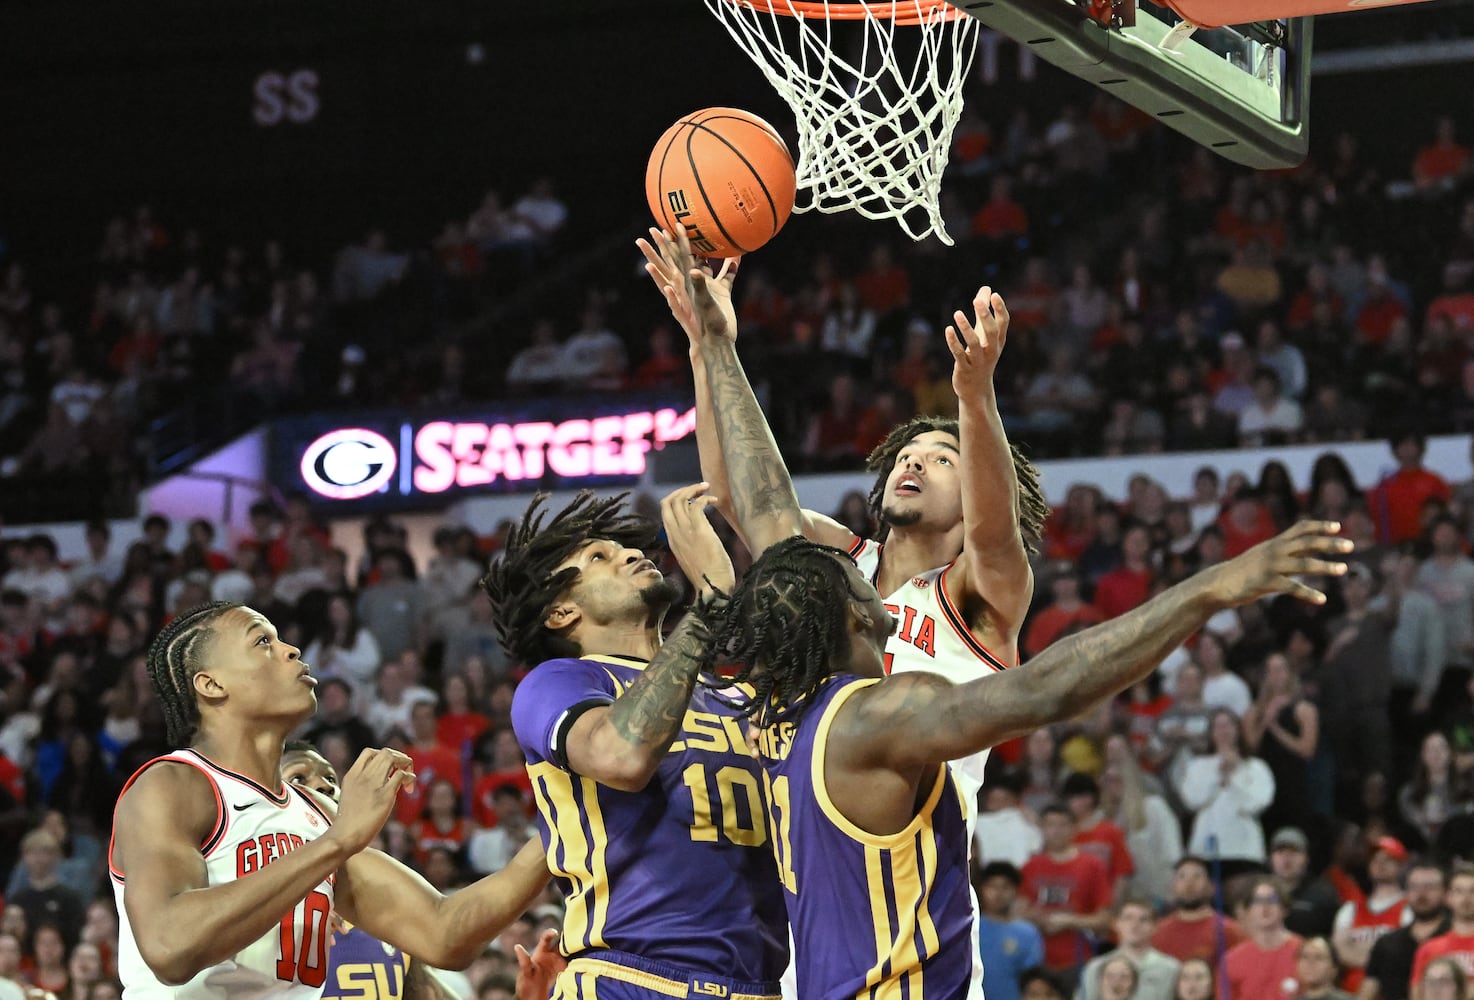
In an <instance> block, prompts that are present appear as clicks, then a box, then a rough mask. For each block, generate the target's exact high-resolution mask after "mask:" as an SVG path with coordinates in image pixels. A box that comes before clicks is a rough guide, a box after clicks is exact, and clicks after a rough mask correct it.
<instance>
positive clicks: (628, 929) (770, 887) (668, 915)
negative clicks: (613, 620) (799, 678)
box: [512, 656, 788, 982]
mask: <svg viewBox="0 0 1474 1000" xmlns="http://www.w3.org/2000/svg"><path fill="white" fill-rule="evenodd" d="M644 667H645V662H644V661H643V660H637V659H633V658H629V657H620V656H586V657H583V658H581V659H559V660H548V661H546V662H544V663H542V664H540V665H538V666H537V667H536V668H535V669H533V670H532V672H531V673H529V674H528V675H527V677H526V678H525V679H524V680H523V681H522V683H521V684H519V685H518V687H517V694H516V697H515V698H514V699H513V702H512V725H513V728H514V729H515V730H516V733H517V739H518V741H519V742H520V743H521V744H522V751H523V753H524V754H526V756H527V773H528V776H529V777H530V778H531V779H532V792H533V796H534V798H535V799H536V801H537V812H538V829H539V832H540V833H541V835H542V841H543V846H544V847H545V848H547V852H548V868H549V869H550V870H551V871H552V873H553V875H554V876H555V877H556V878H557V879H558V881H559V883H560V887H561V888H562V890H563V893H564V895H565V896H566V897H567V901H568V910H567V914H566V916H565V918H564V923H563V936H562V941H561V948H562V950H563V953H564V954H565V955H567V956H569V957H570V958H572V957H576V956H578V955H580V954H588V953H590V952H595V951H597V950H599V949H609V950H613V951H618V952H625V953H628V954H631V955H637V956H639V957H640V958H644V959H649V960H652V961H657V962H663V963H665V964H667V965H671V966H676V967H679V968H682V969H686V970H690V971H693V972H705V973H710V974H711V975H713V976H719V977H726V978H730V979H739V980H750V981H754V982H766V981H771V980H776V979H777V978H778V976H779V975H780V974H781V973H782V971H783V969H784V966H786V965H787V963H788V934H787V929H786V920H787V918H786V915H785V912H784V905H783V887H782V886H781V885H780V884H779V882H778V873H777V871H776V869H775V866H774V860H773V851H772V848H770V847H769V846H768V823H767V814H766V809H765V806H764V802H763V797H762V771H761V769H760V768H759V767H758V765H757V763H756V762H755V761H754V760H753V759H752V758H751V757H750V756H749V755H748V753H747V747H746V743H745V741H744V739H743V725H744V723H742V722H741V721H740V720H739V719H738V718H737V717H736V715H735V714H734V713H733V712H732V711H731V710H730V709H729V708H727V707H726V706H724V705H722V704H721V703H720V702H719V701H718V700H717V698H716V697H715V696H714V695H713V693H712V692H711V691H709V690H707V689H705V688H702V687H699V686H698V687H697V689H696V692H695V694H694V696H693V697H692V698H691V703H690V706H689V707H688V709H687V711H686V715H685V720H684V722H683V724H682V731H681V732H680V733H679V734H678V736H677V738H676V741H675V742H674V743H673V744H671V748H670V751H669V752H668V753H667V754H666V756H665V760H664V761H662V762H661V764H660V768H659V770H658V771H657V772H656V774H655V777H654V778H653V779H652V780H651V781H650V784H649V785H647V786H646V787H645V788H644V789H642V790H641V791H638V792H621V791H618V790H617V789H614V788H610V787H608V786H607V785H601V784H599V783H597V782H595V781H594V780H593V779H591V778H585V777H583V776H581V775H578V774H574V773H573V772H572V771H570V770H569V769H568V761H567V758H566V756H565V753H566V751H565V747H564V740H565V739H566V738H567V735H568V730H569V728H571V726H572V724H573V722H574V721H575V720H576V719H577V718H578V717H579V715H580V714H581V713H582V712H583V711H586V710H588V709H589V708H592V707H596V706H600V705H607V704H610V703H611V702H613V701H614V699H615V698H617V697H618V696H619V695H620V694H621V693H623V691H624V690H625V689H626V688H627V687H629V686H630V684H632V683H633V682H634V681H635V679H636V678H638V677H639V676H640V671H641V670H643V669H644Z"/></svg>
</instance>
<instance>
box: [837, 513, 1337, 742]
mask: <svg viewBox="0 0 1474 1000" xmlns="http://www.w3.org/2000/svg"><path fill="white" fill-rule="evenodd" d="M1339 530H1340V525H1338V524H1335V523H1330V522H1320V521H1306V522H1301V523H1300V524H1297V525H1295V526H1294V527H1292V528H1290V529H1289V530H1288V531H1286V532H1284V533H1283V534H1281V535H1278V536H1276V537H1275V538H1272V539H1270V540H1269V541H1266V542H1263V543H1261V544H1259V545H1256V546H1255V547H1254V548H1252V549H1250V550H1249V551H1248V552H1245V553H1244V554H1243V555H1241V556H1238V557H1237V558H1235V559H1233V560H1231V561H1229V562H1226V563H1220V564H1219V565H1217V566H1214V567H1212V568H1210V569H1206V570H1204V571H1202V572H1201V573H1198V574H1197V575H1196V576H1193V577H1190V578H1189V579H1187V580H1185V581H1184V582H1182V583H1179V584H1178V585H1177V586H1175V587H1172V588H1171V589H1170V590H1167V591H1164V592H1163V593H1161V594H1159V595H1158V596H1156V597H1154V598H1152V599H1151V600H1150V601H1147V602H1146V603H1145V604H1143V605H1141V606H1139V607H1137V608H1136V609H1134V610H1132V611H1130V612H1128V613H1126V614H1124V615H1122V616H1120V617H1119V618H1114V619H1112V620H1110V621H1108V622H1105V623H1104V624H1101V625H1096V626H1094V627H1093V628H1089V629H1086V630H1085V631H1084V632H1079V633H1076V634H1075V635H1073V636H1070V637H1069V638H1067V639H1065V640H1063V641H1060V642H1056V643H1054V644H1053V645H1052V646H1050V647H1049V648H1047V649H1046V650H1044V652H1042V653H1040V654H1039V655H1038V656H1036V657H1035V658H1034V659H1032V660H1030V661H1029V662H1028V663H1026V664H1024V665H1023V666H1020V667H1015V668H1013V669H1012V670H1006V671H1003V672H1001V673H998V674H992V675H989V676H987V677H983V678H980V679H978V680H975V681H971V682H969V683H967V684H963V685H956V686H954V685H952V684H949V683H948V682H947V681H945V680H943V679H942V678H940V677H937V676H935V675H932V674H926V673H908V674H899V675H893V676H891V677H889V678H887V679H886V680H885V681H883V682H882V683H880V684H877V685H875V686H874V687H872V688H869V689H867V690H865V691H862V692H860V693H859V694H858V695H856V696H855V699H856V701H857V702H859V704H858V705H857V708H856V711H855V713H853V717H854V718H855V720H856V723H855V726H854V727H853V729H852V730H850V736H849V738H848V739H846V740H845V742H852V743H853V746H852V748H851V749H850V751H849V753H848V754H847V755H852V756H851V759H852V760H855V761H856V762H857V763H860V762H863V761H866V760H868V761H869V762H870V763H871V764H873V766H877V767H885V768H887V769H891V770H898V771H902V770H910V769H913V768H916V767H920V766H922V765H925V764H929V763H933V762H937V761H945V760H955V759H956V758H958V757H965V756H967V755H969V754H973V753H977V752H978V751H980V750H983V749H985V748H987V747H990V746H994V745H995V744H998V743H1001V742H1003V741H1004V740H1008V739H1012V738H1014V737H1016V736H1022V735H1024V734H1025V733H1028V732H1030V731H1032V730H1034V729H1038V728H1039V727H1040V726H1044V725H1048V724H1050V723H1054V722H1059V721H1062V720H1065V719H1071V718H1074V717H1075V716H1077V715H1079V714H1080V713H1082V712H1084V711H1085V710H1087V709H1089V708H1091V707H1092V706H1094V705H1096V704H1097V703H1099V702H1100V701H1102V700H1104V699H1105V698H1108V697H1110V696H1112V695H1114V694H1116V693H1118V692H1120V691H1123V690H1125V689H1126V688H1128V687H1130V686H1131V685H1132V684H1134V683H1136V682H1137V681H1139V680H1141V679H1142V678H1144V677H1146V676H1147V675H1148V674H1149V673H1151V672H1152V671H1153V670H1154V669H1156V667H1157V665H1158V664H1159V663H1160V662H1161V660H1162V659H1163V657H1165V656H1166V655H1167V654H1168V653H1169V652H1171V651H1172V650H1173V649H1175V648H1176V647H1177V646H1179V645H1181V643H1182V642H1183V640H1185V639H1186V638H1187V637H1188V636H1190V635H1191V634H1192V633H1193V632H1195V631H1197V630H1198V629H1199V628H1201V627H1202V625H1203V624H1204V623H1205V622H1206V621H1207V620H1208V619H1209V618H1210V617H1212V616H1213V615H1214V614H1216V613H1217V612H1218V611H1221V610H1223V609H1224V608H1230V607H1237V606H1238V605H1241V604H1247V603H1249V602H1250V601H1253V600H1255V599H1257V598H1260V597H1265V596H1268V595H1270V594H1276V593H1289V594H1294V595H1295V596H1297V597H1300V598H1301V599H1303V600H1307V601H1310V602H1312V603H1315V604H1320V603H1324V601H1325V595H1324V594H1322V593H1321V592H1320V591H1318V590H1315V589H1314V588H1312V587H1310V586H1309V585H1308V584H1306V583H1303V582H1301V581H1300V580H1298V579H1296V577H1297V576H1301V575H1312V576H1314V575H1327V574H1329V575H1340V574H1342V573H1344V572H1345V571H1346V566H1345V564H1344V563H1343V562H1341V561H1340V559H1341V557H1343V556H1344V555H1345V554H1346V553H1348V552H1350V551H1351V548H1352V545H1351V542H1350V540H1348V539H1343V538H1338V537H1336V535H1335V532H1337V531H1339ZM861 699H863V700H861ZM876 733H884V734H885V738H884V739H876V738H875V734H876ZM837 735H839V730H838V727H836V730H835V731H834V732H832V733H831V741H833V740H834V738H835V736H837Z"/></svg>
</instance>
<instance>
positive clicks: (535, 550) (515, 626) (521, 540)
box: [481, 490, 659, 667]
mask: <svg viewBox="0 0 1474 1000" xmlns="http://www.w3.org/2000/svg"><path fill="white" fill-rule="evenodd" d="M628 496H629V494H628V493H621V494H619V495H618V496H613V497H606V498H600V497H598V496H596V495H595V494H594V493H593V491H592V490H584V491H582V492H581V493H579V494H578V496H577V497H575V498H574V500H573V502H572V503H570V504H569V505H568V506H567V507H565V508H563V510H562V511H560V512H559V513H557V514H555V515H554V516H553V518H552V520H550V521H548V522H547V523H546V524H544V523H543V522H544V520H545V516H546V511H545V510H544V507H545V506H546V504H547V501H548V494H546V493H539V494H538V495H537V496H535V497H533V499H532V503H530V504H529V505H528V506H527V511H526V513H524V514H523V515H522V522H521V523H520V524H519V525H518V526H517V527H515V528H513V529H512V532H511V534H510V535H509V536H508V538H507V542H506V545H505V546H504V547H503V548H502V551H501V553H500V554H499V555H498V557H497V559H496V561H495V562H493V563H492V566H491V569H490V570H489V571H488V572H487V574H486V576H485V577H483V578H482V580H481V587H482V589H483V590H485V591H486V596H487V597H489V598H490V599H491V605H492V608H493V609H495V614H496V629H497V637H498V639H499V640H500V641H501V644H502V648H503V649H504V650H506V652H507V655H508V656H510V657H511V658H512V659H513V660H514V661H516V662H518V663H522V664H524V665H526V666H529V667H534V666H537V664H539V663H542V662H543V661H544V660H551V659H554V658H557V657H562V656H578V655H580V653H581V650H580V649H579V648H578V644H577V643H575V642H572V641H570V640H568V639H566V638H564V637H563V636H560V635H558V634H557V633H556V632H554V631H553V630H551V629H549V628H548V627H547V618H548V612H549V611H551V610H552V607H553V605H554V604H555V603H556V602H557V600H558V598H560V597H562V596H563V594H565V593H566V592H567V591H568V588H569V587H571V586H573V582H574V580H575V579H576V578H577V577H578V570H577V569H575V568H573V567H569V568H567V569H564V570H562V571H558V566H559V565H560V564H561V563H563V562H564V561H565V560H567V559H568V558H569V557H570V556H572V555H573V554H574V553H576V552H577V551H578V550H579V549H580V548H582V547H583V546H584V545H585V544H587V543H588V542H590V541H592V540H594V539H596V538H605V539H608V540H610V541H612V542H614V543H615V544H616V545H620V546H623V547H626V548H638V549H648V548H650V547H652V546H653V545H654V544H655V542H656V540H657V539H658V538H659V533H658V528H657V526H656V525H655V524H654V523H653V522H651V521H649V520H647V519H646V518H643V517H639V516H638V515H635V514H631V513H629V512H628V511H627V510H626V508H625V503H624V501H625V498H626V497H628Z"/></svg>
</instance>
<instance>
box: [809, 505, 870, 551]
mask: <svg viewBox="0 0 1474 1000" xmlns="http://www.w3.org/2000/svg"><path fill="white" fill-rule="evenodd" d="M799 515H800V516H801V517H802V518H803V533H804V537H805V538H807V539H808V540H809V541H811V542H818V543H819V544H820V545H832V546H834V547H835V548H836V549H848V548H849V547H850V546H851V545H854V544H855V542H856V541H857V537H856V535H855V533H854V532H853V531H851V530H850V529H849V528H846V527H845V526H844V525H842V524H840V523H839V522H838V521H836V520H835V519H834V518H832V517H829V516H828V515H826V514H820V513H818V512H817V511H812V510H802V511H799Z"/></svg>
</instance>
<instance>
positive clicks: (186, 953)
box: [113, 763, 346, 985]
mask: <svg viewBox="0 0 1474 1000" xmlns="http://www.w3.org/2000/svg"><path fill="white" fill-rule="evenodd" d="M218 809H219V803H218V802H217V799H216V796H215V792H214V789H213V788H212V787H211V785H210V782H209V780H208V779H206V778H205V777H204V776H203V775H201V774H200V773H199V772H198V771H196V770H195V769H194V768H192V767H190V766H189V765H187V764H172V763H161V764H155V765H154V766H153V767H151V768H149V769H148V770H147V771H145V772H144V773H143V774H142V775H140V776H139V777H138V779H137V780H136V781H134V783H133V785H132V787H130V788H129V789H128V791H127V792H126V793H125V794H124V795H123V798H122V799H121V800H120V801H119V803H118V812H117V818H116V821H115V824H114V829H115V835H116V841H115V844H114V853H113V859H114V863H115V866H116V867H117V868H118V870H119V871H120V872H121V874H122V875H123V876H124V878H125V879H126V888H125V891H124V893H123V902H124V906H125V907H126V909H127V913H128V922H129V924H130V925H131V927H132V929H133V935H134V938H135V939H136V940H137V942H138V950H139V952H140V953H141V954H142V956H143V960H144V962H145V963H147V964H148V967H149V969H150V970H152V972H153V973H154V975H155V976H156V977H157V978H158V979H159V980H160V981H161V982H164V983H166V984H171V985H178V984H181V983H185V982H188V981H189V980H190V979H192V978H193V977H194V976H195V975H196V974H197V973H198V972H200V971H201V970H202V969H206V968H208V967H210V966H212V965H217V964H219V963H220V962H223V961H225V960H226V959H228V958H230V957H231V956H233V955H235V954H236V953H237V952H239V951H240V950H241V949H242V948H245V947H246V946H247V945H249V944H251V943H252V942H253V941H255V940H257V939H258V938H260V937H261V936H262V935H263V934H265V933H266V932H267V931H269V930H271V929H272V928H273V927H275V926H276V925H277V924H278V923H280V922H281V918H282V915H283V914H285V913H286V912H287V911H288V910H290V909H291V908H292V907H293V906H295V905H296V904H297V903H299V902H301V901H302V900H303V899H304V898H305V897H306V896H307V894H308V893H309V892H311V891H312V890H313V888H315V887H316V886H317V885H318V884H319V883H320V882H322V880H323V879H325V878H327V877H328V875H330V874H331V873H332V872H333V870H334V869H336V868H337V867H338V866H339V865H340V864H342V863H343V861H344V859H345V857H346V851H345V849H344V848H343V847H342V846H341V844H340V842H339V841H338V840H336V839H335V838H332V837H331V836H324V837H322V838H319V839H318V840H315V841H312V842H310V843H308V844H306V845H304V846H303V847H301V848H298V849H297V850H294V851H291V852H289V853H287V854H286V855H283V856H282V857H279V858H277V859H276V860H275V861H274V862H272V863H271V864H269V865H267V866H265V867H264V868H261V869H259V870H257V871H254V872H252V873H250V874H249V875H244V876H241V877H240V878H237V879H234V880H232V881H229V882H224V883H221V884H219V885H210V884H209V879H208V876H207V874H206V868H205V856H204V854H203V853H202V851H201V845H202V843H204V842H205V841H207V840H208V839H209V837H210V836H212V834H213V831H214V829H215V827H216V824H217V822H218V818H219V817H218Z"/></svg>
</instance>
